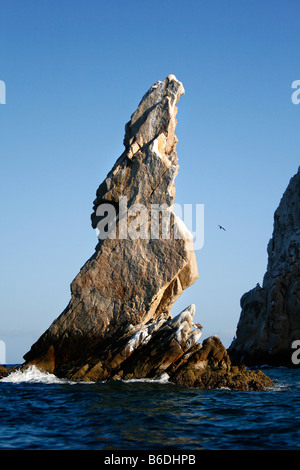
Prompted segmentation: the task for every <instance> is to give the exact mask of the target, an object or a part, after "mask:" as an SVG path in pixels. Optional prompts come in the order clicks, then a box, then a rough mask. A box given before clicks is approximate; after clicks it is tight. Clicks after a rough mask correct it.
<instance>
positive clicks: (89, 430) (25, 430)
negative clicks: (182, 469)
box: [0, 368, 300, 452]
mask: <svg viewBox="0 0 300 470" xmlns="http://www.w3.org/2000/svg"><path fill="white" fill-rule="evenodd" d="M264 372H265V373H266V374H267V375H268V376H269V377H271V378H272V380H273V381H274V386H273V387H272V388H270V389H268V390H267V391H264V392H237V391H230V390H226V389H220V390H201V389H191V388H185V387H180V386H177V385H174V384H172V383H169V382H168V381H167V379H166V378H162V379H161V380H160V381H150V380H146V381H128V382H123V381H114V382H108V383H72V382H68V381H66V380H60V379H58V378H56V377H54V376H53V375H51V374H43V373H41V372H39V371H38V370H36V369H35V368H31V369H28V370H27V371H25V372H23V373H21V372H14V373H12V374H11V375H10V376H8V377H7V378H4V379H2V380H0V449H1V450H21V449H23V450H106V451H113V450H127V451H128V450H129V451H130V450H131V451H135V450H146V451H147V450H148V451H149V450H153V451H161V452H168V450H170V451H171V450H173V451H174V450H176V451H192V450H195V451H197V450H204V449H205V450H297V449H300V369H296V370H290V369H285V368H265V369H264Z"/></svg>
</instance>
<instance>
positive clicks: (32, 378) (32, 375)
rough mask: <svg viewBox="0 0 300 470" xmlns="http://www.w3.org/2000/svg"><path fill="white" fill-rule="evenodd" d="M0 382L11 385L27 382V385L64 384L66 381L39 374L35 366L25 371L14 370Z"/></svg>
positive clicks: (45, 373)
mask: <svg viewBox="0 0 300 470" xmlns="http://www.w3.org/2000/svg"><path fill="white" fill-rule="evenodd" d="M1 382H11V383H21V382H29V383H46V384H51V383H66V380H64V379H59V378H58V377H56V376H55V375H53V374H49V373H48V372H41V371H40V370H39V369H37V368H36V367H35V366H29V367H28V368H27V369H24V370H23V371H21V370H16V371H14V372H12V373H11V374H9V375H8V376H7V377H3V378H2V379H1Z"/></svg>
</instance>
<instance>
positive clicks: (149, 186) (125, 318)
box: [23, 75, 270, 390]
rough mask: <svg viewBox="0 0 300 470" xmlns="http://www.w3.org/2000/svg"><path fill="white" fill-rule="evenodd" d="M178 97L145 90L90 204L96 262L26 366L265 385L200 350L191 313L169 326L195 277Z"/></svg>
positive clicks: (103, 375)
mask: <svg viewBox="0 0 300 470" xmlns="http://www.w3.org/2000/svg"><path fill="white" fill-rule="evenodd" d="M183 93H184V89H183V86H182V84H181V83H180V82H179V81H178V80H177V79H176V77H174V75H169V76H168V77H167V78H166V79H165V80H164V81H160V82H157V83H155V84H154V85H153V86H152V87H151V88H150V89H149V90H148V92H147V93H146V94H145V95H144V97H143V99H142V101H141V102H140V104H139V106H138V108H137V110H136V111H135V113H134V114H133V115H132V117H131V120H130V122H129V123H128V124H127V125H126V129H125V138H124V146H125V150H124V152H123V154H122V155H121V156H120V157H119V159H118V160H117V162H116V163H115V165H114V167H113V168H112V170H111V171H110V172H109V174H108V175H107V177H106V178H105V180H104V181H103V183H102V184H101V185H100V186H99V188H98V190H97V193H96V199H95V201H94V207H93V213H92V215H91V220H92V226H93V228H97V230H98V232H99V233H98V238H99V242H98V244H97V246H96V250H95V253H94V254H93V256H92V257H91V258H90V259H89V260H88V261H87V262H86V263H85V265H84V266H83V267H82V269H81V270H80V272H79V273H78V275H77V276H76V278H75V279H74V280H73V282H72V284H71V300H70V302H69V305H68V306H67V307H66V309H65V310H64V311H63V312H62V314H61V315H60V316H59V317H58V318H57V319H56V320H55V321H54V322H53V323H52V325H50V327H49V329H48V330H47V331H46V332H45V333H44V334H43V335H42V336H41V337H40V338H39V339H38V341H37V342H36V343H35V344H34V345H33V346H32V347H31V349H30V351H29V352H28V353H27V354H26V355H25V356H24V359H25V361H26V362H25V363H24V365H23V367H25V368H26V367H28V366H29V365H35V366H36V367H38V368H39V369H40V370H43V371H46V372H50V373H54V374H55V375H57V376H58V377H65V378H69V379H71V380H78V381H102V380H111V379H125V380H126V379H133V378H134V379H137V378H157V377H161V376H162V375H165V376H166V377H168V378H169V379H170V381H172V382H175V383H177V384H182V385H187V386H199V387H219V386H220V387H229V388H233V389H242V390H261V389H264V388H265V387H267V386H269V385H270V380H269V379H268V378H267V377H266V376H264V375H263V374H260V375H255V373H254V372H251V373H250V372H246V371H241V370H239V369H238V368H236V370H231V363H230V359H229V356H228V354H227V351H226V349H225V348H224V346H223V345H222V343H221V341H220V340H219V339H218V338H217V337H211V338H208V339H206V340H205V341H204V342H203V345H202V344H200V343H198V340H199V338H200V337H201V334H202V331H201V330H202V327H201V325H199V324H194V320H193V318H194V314H195V306H194V305H191V306H190V307H188V308H187V309H185V310H184V311H183V312H181V313H180V314H179V315H177V316H176V317H175V318H173V317H172V315H171V313H170V312H171V307H172V305H173V303H174V302H175V301H176V299H177V298H178V297H179V296H180V295H181V294H182V292H183V291H184V290H185V289H186V288H188V287H189V286H190V285H191V284H193V283H194V282H195V281H196V279H197V278H198V270H197V264H196V258H195V253H194V251H193V249H192V241H191V236H190V234H189V232H188V230H187V229H186V227H185V225H184V224H183V222H182V221H181V220H180V219H179V218H178V217H177V216H175V214H174V213H173V205H174V199H175V186H174V180H175V177H176V174H177V171H178V164H177V154H176V144H177V138H176V136H175V133H174V131H175V126H176V112H177V107H176V104H177V102H178V100H179V98H180V96H181V95H182V94H183ZM158 209H159V210H158ZM149 214H150V216H149ZM249 374H250V375H249Z"/></svg>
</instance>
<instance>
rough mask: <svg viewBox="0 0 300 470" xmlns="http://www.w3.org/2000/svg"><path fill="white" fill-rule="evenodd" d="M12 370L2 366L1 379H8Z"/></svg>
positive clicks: (0, 367) (0, 369)
mask: <svg viewBox="0 0 300 470" xmlns="http://www.w3.org/2000/svg"><path fill="white" fill-rule="evenodd" d="M10 372H11V371H10V370H9V369H7V367H5V366H0V379H2V378H3V377H7V376H8V375H9V374H10Z"/></svg>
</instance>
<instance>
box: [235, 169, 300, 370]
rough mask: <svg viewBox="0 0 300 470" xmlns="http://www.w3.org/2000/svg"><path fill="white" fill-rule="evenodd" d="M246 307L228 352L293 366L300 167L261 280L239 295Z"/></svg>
mask: <svg viewBox="0 0 300 470" xmlns="http://www.w3.org/2000/svg"><path fill="white" fill-rule="evenodd" d="M241 307H242V312H241V316H240V320H239V323H238V326H237V332H236V338H235V339H234V341H233V342H232V344H231V346H230V348H229V353H230V356H231V358H232V360H233V361H234V362H244V363H245V364H246V365H261V364H270V365H284V366H287V367H293V366H295V365H296V364H295V363H294V362H293V360H292V355H293V352H294V349H293V343H294V341H295V340H300V168H299V169H298V172H297V174H296V175H295V176H294V177H293V178H291V180H290V183H289V185H288V187H287V189H286V191H285V193H284V195H283V197H282V199H281V201H280V204H279V206H278V208H277V210H276V211H275V214H274V229H273V235H272V238H271V240H270V241H269V244H268V266H267V271H266V273H265V276H264V280H263V285H262V286H260V285H257V286H256V287H255V288H254V289H252V290H251V291H249V292H247V293H246V294H244V295H243V297H242V298H241Z"/></svg>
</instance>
